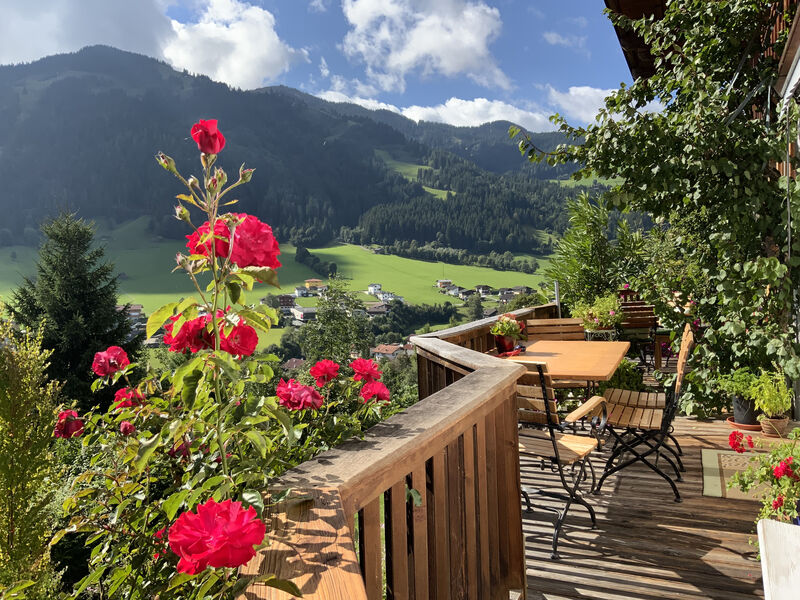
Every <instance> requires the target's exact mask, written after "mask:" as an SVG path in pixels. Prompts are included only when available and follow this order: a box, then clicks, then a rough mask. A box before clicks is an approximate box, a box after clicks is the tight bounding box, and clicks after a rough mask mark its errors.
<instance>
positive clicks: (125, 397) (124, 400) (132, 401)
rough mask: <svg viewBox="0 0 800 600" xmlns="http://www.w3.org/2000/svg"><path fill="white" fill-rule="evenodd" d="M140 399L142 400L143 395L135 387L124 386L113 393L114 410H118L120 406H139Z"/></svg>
mask: <svg viewBox="0 0 800 600" xmlns="http://www.w3.org/2000/svg"><path fill="white" fill-rule="evenodd" d="M142 400H144V395H142V392H140V391H139V390H137V389H135V388H129V387H125V388H122V389H119V390H117V392H116V393H115V394H114V402H116V404H114V407H113V408H114V410H119V409H121V408H131V407H134V406H141V404H142V402H141V401H142Z"/></svg>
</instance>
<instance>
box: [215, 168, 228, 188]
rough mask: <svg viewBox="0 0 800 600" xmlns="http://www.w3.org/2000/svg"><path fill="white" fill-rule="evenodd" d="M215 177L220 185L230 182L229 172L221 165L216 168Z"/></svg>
mask: <svg viewBox="0 0 800 600" xmlns="http://www.w3.org/2000/svg"><path fill="white" fill-rule="evenodd" d="M214 179H216V180H217V184H218V185H219V187H222V186H223V185H225V184H226V183H227V182H228V174H227V173H226V172H225V171H223V170H222V169H220V168H219V167H217V168H216V169H214Z"/></svg>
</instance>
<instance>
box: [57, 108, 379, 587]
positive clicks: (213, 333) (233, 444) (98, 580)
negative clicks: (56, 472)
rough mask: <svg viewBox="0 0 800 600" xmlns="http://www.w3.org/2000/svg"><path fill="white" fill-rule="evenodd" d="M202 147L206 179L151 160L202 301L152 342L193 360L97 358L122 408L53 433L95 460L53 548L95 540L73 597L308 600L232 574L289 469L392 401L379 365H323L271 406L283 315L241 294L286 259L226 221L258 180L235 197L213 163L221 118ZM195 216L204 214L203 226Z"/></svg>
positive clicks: (251, 231) (243, 222)
mask: <svg viewBox="0 0 800 600" xmlns="http://www.w3.org/2000/svg"><path fill="white" fill-rule="evenodd" d="M192 138H193V139H194V140H195V141H196V142H197V144H198V147H199V149H200V150H201V152H202V154H201V156H200V160H201V164H202V167H203V171H202V176H201V177H200V178H195V177H189V178H185V177H184V176H183V175H181V174H180V173H179V171H178V169H177V167H176V165H175V161H174V160H172V158H170V157H169V156H167V155H165V154H163V153H159V154H158V155H157V157H156V159H157V161H158V163H159V164H160V165H161V166H162V167H163V168H164V169H166V170H167V171H169V172H170V173H172V174H173V175H174V176H175V177H177V178H178V180H179V181H181V182H182V183H183V184H184V186H185V188H186V191H185V193H183V194H180V195H179V196H178V202H179V204H178V206H177V207H176V210H175V216H176V218H178V219H180V220H182V221H184V222H185V223H186V224H187V225H188V226H189V227H191V228H192V231H193V233H191V234H190V235H189V236H187V237H188V238H189V239H188V243H187V247H188V249H189V254H178V255H177V257H176V263H177V269H180V270H182V271H184V272H185V274H186V275H187V276H188V277H189V279H190V280H191V282H192V283H193V285H194V287H195V291H196V293H195V294H194V295H193V296H191V297H188V298H184V299H181V300H179V301H176V302H171V303H169V304H167V305H165V306H163V307H161V308H160V309H158V310H156V311H154V312H153V313H152V314H151V315H150V318H149V319H148V322H147V336H148V337H151V336H152V335H154V334H155V333H156V331H157V330H159V329H160V328H162V327H163V329H164V332H165V333H164V343H165V344H166V346H167V347H168V348H169V350H170V351H171V352H173V353H176V354H177V355H180V356H182V357H183V361H182V362H180V363H178V364H177V366H176V367H174V368H170V369H169V370H167V371H166V372H158V371H156V370H154V369H153V368H152V366H150V365H148V366H147V369H144V367H143V366H140V365H136V364H133V363H130V361H129V360H128V358H127V356H126V355H125V352H124V350H123V349H122V348H118V347H112V348H108V349H98V352H97V354H96V356H95V361H94V363H93V369H94V372H95V373H96V374H97V375H98V379H97V380H96V381H95V383H94V385H93V389H95V390H96V389H99V388H102V387H112V388H113V387H116V388H117V390H116V392H115V402H114V404H113V405H112V407H111V409H109V410H108V411H107V412H105V413H99V412H98V413H93V414H87V415H84V416H83V417H81V416H80V415H79V414H78V413H77V412H76V411H72V410H69V411H63V412H62V413H61V414H60V415H59V419H58V422H57V423H56V425H55V430H54V435H56V436H58V437H64V438H67V439H70V438H74V437H77V436H81V435H82V440H83V443H84V445H85V446H86V447H87V451H88V452H89V453H90V454H91V460H90V463H89V464H91V468H90V469H89V470H87V471H85V472H83V473H81V474H80V475H79V476H78V477H77V478H76V479H75V481H74V484H73V493H72V495H71V496H69V497H68V498H67V499H66V501H65V502H64V507H65V510H66V511H67V513H68V515H69V516H70V517H71V519H70V522H69V526H68V527H67V528H66V529H64V530H62V531H60V532H58V533H57V534H56V536H55V538H54V539H53V541H52V543H56V542H57V541H58V540H59V539H60V538H61V537H63V536H64V535H67V534H70V533H84V534H86V535H88V542H87V543H88V545H89V546H91V547H92V551H91V561H90V565H89V566H90V571H89V574H88V575H87V576H86V577H84V578H83V579H82V580H81V582H80V583H79V585H78V586H77V587H76V590H75V594H76V595H79V594H81V593H82V592H83V591H84V590H87V589H90V590H92V589H94V590H96V591H97V590H99V589H102V595H103V597H106V598H126V599H127V598H130V599H142V600H143V599H151V598H159V600H171V599H178V598H180V599H197V600H200V599H203V600H206V599H208V598H214V599H216V598H231V597H235V596H237V595H238V594H239V593H240V592H241V591H242V590H243V589H244V588H245V587H246V586H247V585H248V584H249V583H251V582H253V581H256V580H257V581H261V582H262V583H263V584H265V585H272V586H276V587H280V588H281V589H283V590H285V591H290V592H292V593H296V594H299V592H298V591H297V589H296V588H295V587H294V586H293V584H291V583H289V582H281V581H278V580H277V579H276V578H275V577H274V576H272V575H269V574H265V575H260V576H258V577H255V578H253V577H247V578H244V577H239V576H238V573H237V570H236V569H237V567H239V566H241V565H243V564H244V563H246V562H247V561H248V560H250V558H252V557H253V556H254V555H255V553H256V551H257V549H258V547H259V546H260V545H261V544H263V543H266V534H265V532H266V528H265V525H264V523H263V521H262V520H261V515H262V512H263V510H264V503H265V497H264V496H263V495H262V494H263V492H264V491H265V490H267V489H268V486H269V481H270V480H271V478H273V477H275V476H277V475H279V474H280V473H281V472H282V471H283V470H285V469H287V468H290V467H291V466H292V465H294V464H297V463H298V462H300V461H302V460H306V459H307V458H310V457H311V456H313V455H314V454H316V453H318V452H320V451H321V450H324V449H326V448H328V447H330V446H332V445H334V444H336V443H338V442H340V441H341V440H343V439H346V438H347V437H350V436H352V435H357V434H359V433H361V432H362V431H363V430H364V429H365V428H366V427H368V426H369V425H371V424H373V423H375V422H377V420H379V419H380V418H381V410H382V406H383V404H384V403H385V402H386V401H387V400H388V398H389V391H388V389H387V388H386V387H385V386H384V385H383V384H382V383H380V382H379V381H378V380H379V379H380V377H381V372H380V369H379V368H378V366H377V365H376V364H375V363H374V362H373V361H370V360H365V359H358V360H356V361H353V363H352V364H351V365H350V366H349V368H348V370H349V371H352V374H347V375H345V373H344V372H343V370H342V369H340V368H339V365H337V364H335V363H332V361H327V363H326V362H325V361H320V363H318V365H315V368H314V374H313V375H312V374H306V373H304V374H303V375H302V377H301V379H302V381H297V380H290V381H288V382H285V381H281V383H280V384H279V385H278V389H277V396H270V395H266V394H261V393H258V392H259V390H261V389H263V388H264V386H265V385H266V384H267V382H269V381H270V379H271V378H272V376H273V369H272V365H273V364H274V362H275V361H276V360H277V358H276V357H275V356H272V355H257V354H256V353H255V350H256V347H257V344H258V333H257V330H261V331H268V330H269V329H270V327H271V326H272V325H273V324H274V323H276V322H277V313H276V311H275V310H274V309H273V308H270V307H268V306H264V305H260V304H249V303H248V301H247V296H248V293H249V292H250V291H251V290H252V288H253V286H254V284H255V283H256V282H258V281H261V282H266V283H269V284H272V285H277V277H276V273H275V269H276V268H278V267H279V266H280V262H279V261H278V258H277V257H278V255H279V254H280V250H279V248H278V243H277V241H276V240H275V238H274V236H273V235H272V230H271V228H270V227H269V226H268V225H267V224H265V223H263V222H261V221H260V220H259V219H257V218H256V217H254V216H251V215H247V214H244V213H229V214H221V213H220V207H222V206H223V205H224V202H223V198H224V197H225V196H226V195H227V194H229V193H230V192H231V190H233V189H235V188H236V187H237V186H239V185H242V184H244V183H246V182H247V181H249V180H250V178H251V177H252V174H253V171H252V169H245V168H244V166H242V167H241V168H240V170H239V179H238V180H237V181H236V182H235V183H233V184H231V185H227V187H226V184H227V175H226V173H225V172H224V171H223V170H222V169H221V168H219V167H215V163H216V159H217V153H219V152H220V151H221V150H222V148H223V147H224V145H225V138H224V136H223V135H222V133H221V132H220V131H219V129H218V128H217V122H216V121H201V122H199V123H198V124H196V125H195V126H194V127H193V128H192ZM225 200H226V202H227V200H228V199H227V198H226V199H225ZM190 209H191V210H195V211H199V212H201V213H202V214H203V221H204V222H203V224H202V225H200V226H199V227H195V225H194V224H193V222H192V215H191V213H190ZM211 232H214V235H213V236H212V234H211ZM171 362H172V361H171ZM143 370H144V371H146V372H145V374H144V375H143V376H140V377H139V378H138V380H137V381H134V380H133V379H134V374H140V373H141V372H142V371H143ZM314 383H316V387H314ZM367 386H371V387H367ZM317 388H319V389H317ZM365 389H366V390H367V391H366V392H365V391H364V390H365ZM84 427H85V429H84ZM166 540H168V544H165V541H166Z"/></svg>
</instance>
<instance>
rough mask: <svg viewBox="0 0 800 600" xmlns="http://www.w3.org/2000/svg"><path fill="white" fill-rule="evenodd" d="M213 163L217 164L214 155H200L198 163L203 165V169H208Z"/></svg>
mask: <svg viewBox="0 0 800 600" xmlns="http://www.w3.org/2000/svg"><path fill="white" fill-rule="evenodd" d="M215 162H217V155H216V154H205V153H201V154H200V163H201V164H202V165H203V168H205V169H210V168H211V167H212V166H213V165H214V163H215Z"/></svg>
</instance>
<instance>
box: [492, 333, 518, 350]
mask: <svg viewBox="0 0 800 600" xmlns="http://www.w3.org/2000/svg"><path fill="white" fill-rule="evenodd" d="M516 343H517V340H515V339H514V338H513V337H511V336H510V335H496V336H494V345H495V346H496V347H497V352H498V353H500V354H502V353H503V352H511V351H512V350H513V349H514V346H515V345H516Z"/></svg>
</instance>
